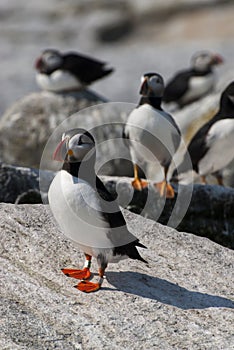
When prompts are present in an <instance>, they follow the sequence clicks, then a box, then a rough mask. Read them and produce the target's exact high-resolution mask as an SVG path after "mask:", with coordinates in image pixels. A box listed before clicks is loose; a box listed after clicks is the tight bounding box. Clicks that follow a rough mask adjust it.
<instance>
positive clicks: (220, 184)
mask: <svg viewBox="0 0 234 350" xmlns="http://www.w3.org/2000/svg"><path fill="white" fill-rule="evenodd" d="M215 177H216V180H217V182H218V185H219V186H224V183H223V177H222V175H216V176H215Z"/></svg>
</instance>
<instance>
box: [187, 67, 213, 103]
mask: <svg viewBox="0 0 234 350" xmlns="http://www.w3.org/2000/svg"><path fill="white" fill-rule="evenodd" d="M214 82H215V77H214V73H210V74H208V75H205V76H201V77H192V78H191V79H190V81H189V87H188V91H187V92H186V93H185V95H184V96H183V98H182V102H183V103H187V102H189V101H193V100H196V99H197V98H200V97H201V96H203V95H205V94H207V93H209V92H211V90H212V88H213V85H214Z"/></svg>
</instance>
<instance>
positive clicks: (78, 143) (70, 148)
mask: <svg viewBox="0 0 234 350" xmlns="http://www.w3.org/2000/svg"><path fill="white" fill-rule="evenodd" d="M94 147H95V145H94V142H93V140H92V139H91V138H90V137H89V136H88V135H85V134H76V135H74V136H73V137H72V138H71V139H69V141H68V143H67V154H68V160H69V161H71V162H74V161H78V162H80V161H82V160H88V159H89V158H90V156H91V155H92V154H93V152H90V151H91V150H92V149H93V148H94Z"/></svg>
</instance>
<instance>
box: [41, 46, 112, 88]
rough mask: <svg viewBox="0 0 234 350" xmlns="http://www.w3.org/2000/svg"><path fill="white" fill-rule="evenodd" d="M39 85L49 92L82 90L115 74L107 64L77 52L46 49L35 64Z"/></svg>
mask: <svg viewBox="0 0 234 350" xmlns="http://www.w3.org/2000/svg"><path fill="white" fill-rule="evenodd" d="M35 69H36V71H37V74H36V81H37V83H38V85H39V86H40V87H41V88H42V89H43V90H47V91H53V92H60V91H69V90H77V89H82V88H84V87H86V86H88V85H90V84H92V83H93V82H94V81H96V80H98V79H101V78H104V77H105V76H106V75H108V74H110V73H111V72H113V68H107V67H106V63H105V62H102V61H99V60H97V59H94V58H91V57H87V56H84V55H81V54H79V53H76V52H65V53H62V52H60V51H58V50H55V49H46V50H45V51H43V52H42V55H41V56H40V57H39V58H38V59H37V60H36V62H35Z"/></svg>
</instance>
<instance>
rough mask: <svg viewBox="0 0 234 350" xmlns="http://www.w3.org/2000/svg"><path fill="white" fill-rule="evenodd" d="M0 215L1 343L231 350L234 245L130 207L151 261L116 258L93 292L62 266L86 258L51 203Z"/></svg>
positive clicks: (38, 348)
mask: <svg viewBox="0 0 234 350" xmlns="http://www.w3.org/2000/svg"><path fill="white" fill-rule="evenodd" d="M0 211H1V215H0V230H1V268H2V283H1V298H2V300H1V330H0V332H1V338H0V339H1V340H0V348H1V349H4V350H12V349H14V350H18V349H35V350H44V349H63V350H64V349H66V350H73V349H95V350H96V349H116V350H117V349H118V350H119V349H149V350H151V349H170V350H174V349H193V350H200V349H204V350H208V349H209V350H221V349H223V350H231V349H232V346H233V342H234V337H233V309H234V302H233V294H232V293H233V276H232V273H233V252H232V251H231V250H229V249H227V248H224V247H221V246H219V245H217V244H215V243H213V242H211V241H210V240H208V239H206V238H201V237H197V236H195V235H189V234H187V233H179V232H177V231H175V230H173V229H171V228H167V227H164V226H162V225H160V224H157V223H155V222H153V221H151V220H147V219H145V218H142V217H140V216H137V215H135V214H132V213H130V212H128V211H124V215H125V217H126V220H127V223H128V226H129V229H130V230H131V231H132V232H134V234H135V235H136V236H137V237H138V238H139V239H140V240H141V242H142V243H143V244H145V245H146V246H147V247H148V249H147V250H145V249H144V250H143V249H142V250H141V254H142V256H143V257H144V258H145V259H147V260H148V263H149V267H147V266H146V265H145V264H143V263H141V262H137V261H131V260H125V261H122V262H120V263H118V264H110V265H109V267H108V269H107V271H106V280H105V281H104V284H103V289H101V290H100V291H98V292H96V293H93V294H89V295H88V294H83V293H81V292H79V291H78V290H76V289H74V288H73V286H74V285H75V284H76V283H77V280H74V279H71V278H68V277H66V276H64V275H63V274H62V273H61V272H60V269H61V268H63V267H68V266H70V267H72V266H73V267H81V266H82V263H83V254H82V253H81V252H79V251H77V250H76V249H75V247H74V245H73V244H72V242H71V241H69V240H68V239H66V237H65V236H63V234H62V233H61V232H60V231H59V229H58V228H57V226H56V224H55V223H54V220H53V218H52V217H51V214H50V211H49V208H48V207H47V206H45V205H13V204H1V205H0ZM93 270H94V272H96V263H94V264H93Z"/></svg>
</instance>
